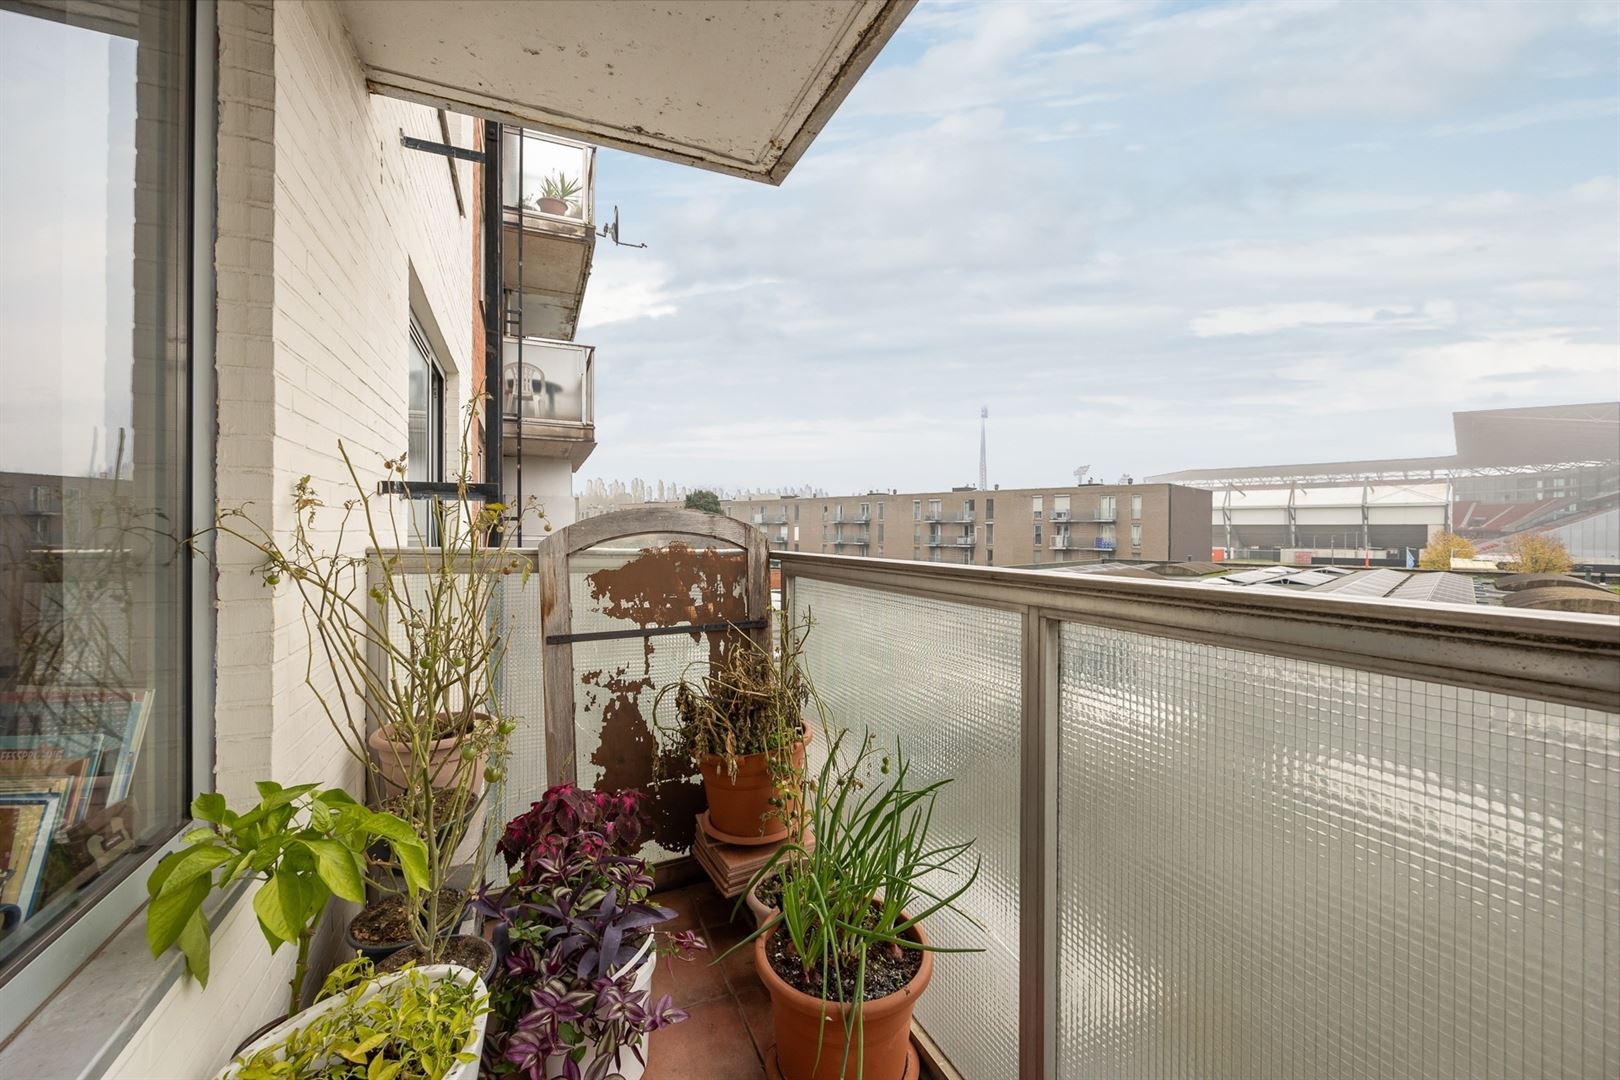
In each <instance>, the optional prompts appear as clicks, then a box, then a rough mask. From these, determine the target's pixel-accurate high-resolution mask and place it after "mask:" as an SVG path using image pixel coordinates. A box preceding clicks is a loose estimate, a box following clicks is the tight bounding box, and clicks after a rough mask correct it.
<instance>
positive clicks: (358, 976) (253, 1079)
mask: <svg viewBox="0 0 1620 1080" xmlns="http://www.w3.org/2000/svg"><path fill="white" fill-rule="evenodd" d="M373 991H375V992H373ZM339 994H341V995H342V1002H341V1004H339V1005H337V1006H336V1007H334V1008H332V1009H330V1010H329V1011H327V1012H325V1013H323V1014H322V1015H320V1016H318V1017H316V1018H315V1019H314V1020H313V1021H312V1022H311V1023H309V1024H307V1025H305V1026H304V1027H301V1028H299V1029H298V1030H296V1031H293V1032H291V1033H290V1034H289V1035H287V1037H286V1038H284V1039H282V1040H281V1041H280V1042H279V1043H276V1044H274V1045H272V1046H268V1047H265V1048H264V1049H262V1050H259V1051H257V1052H255V1053H254V1054H253V1055H252V1056H251V1057H241V1058H237V1072H236V1074H235V1077H236V1080H294V1078H303V1077H316V1076H318V1077H321V1078H323V1080H328V1078H329V1080H407V1078H410V1080H416V1078H420V1077H430V1076H444V1075H445V1074H446V1073H448V1072H450V1071H451V1070H452V1069H454V1068H456V1067H457V1066H458V1065H465V1064H468V1063H469V1062H472V1061H475V1060H477V1056H478V1055H477V1052H476V1048H475V1047H473V1046H472V1045H471V1043H472V1038H471V1036H472V1033H473V1030H474V1028H475V1027H476V1025H477V1023H478V1018H479V1017H480V1016H482V1015H484V1014H485V1013H486V1012H488V1011H489V995H488V994H486V993H483V992H482V991H481V990H480V988H479V983H478V982H477V981H475V980H472V979H469V980H467V981H465V982H463V981H461V980H459V979H453V978H433V977H431V976H429V975H428V974H427V973H425V972H422V971H418V970H416V969H406V970H405V972H404V973H403V974H402V975H401V976H400V977H399V978H398V979H395V980H394V981H393V982H391V983H389V984H387V985H386V986H381V987H378V986H377V985H376V979H375V969H374V968H373V967H372V965H371V962H370V961H369V960H367V959H365V958H364V957H360V958H357V959H355V960H352V961H350V962H349V963H347V964H344V965H341V966H340V967H338V968H337V969H335V970H334V971H333V972H332V974H331V975H329V976H328V977H327V980H326V983H325V984H324V985H323V986H322V989H321V995H320V1000H326V999H328V998H331V997H334V996H337V995H339Z"/></svg>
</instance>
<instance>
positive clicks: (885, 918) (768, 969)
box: [734, 732, 979, 1080]
mask: <svg viewBox="0 0 1620 1080" xmlns="http://www.w3.org/2000/svg"><path fill="white" fill-rule="evenodd" d="M847 734H848V733H847V732H846V733H842V734H840V735H839V736H838V737H837V738H836V739H834V740H833V743H832V745H831V746H830V747H829V748H828V752H827V759H826V761H825V762H824V763H823V765H822V767H821V769H820V771H819V774H818V777H817V780H816V782H815V783H813V784H811V785H809V794H808V803H809V806H808V811H807V816H808V819H809V826H810V827H811V828H812V829H813V830H814V835H815V839H816V842H815V844H814V846H813V847H808V846H805V845H802V844H798V843H793V842H789V843H786V844H784V845H783V846H782V847H781V848H779V849H778V850H777V851H776V853H775V854H774V855H773V856H772V857H771V860H770V862H768V863H767V864H766V865H765V866H764V867H763V868H762V869H761V870H760V871H759V873H758V874H757V875H756V876H755V879H754V881H753V882H751V883H750V885H751V887H752V885H757V884H758V883H759V882H760V881H763V880H764V879H765V878H767V877H769V876H771V875H772V874H775V875H776V876H777V877H778V878H779V879H780V883H781V885H780V887H781V896H780V900H779V903H780V904H781V910H780V911H779V912H777V913H776V914H775V915H773V916H771V917H770V919H769V921H768V922H767V923H766V924H765V926H763V927H761V928H760V929H758V930H756V931H755V932H754V933H753V934H751V935H749V936H748V937H747V938H745V939H744V941H743V942H741V943H739V944H738V945H736V946H734V948H743V947H745V946H748V945H749V944H750V943H751V944H752V948H753V953H754V970H755V971H756V972H758V974H759V977H760V980H761V981H762V982H764V984H765V988H766V990H767V991H768V992H769V993H770V996H771V1015H772V1019H773V1021H774V1023H775V1029H776V1053H777V1065H778V1067H779V1068H780V1070H781V1074H782V1076H783V1077H784V1078H785V1080H838V1078H842V1077H850V1078H855V1080H901V1078H902V1077H906V1076H914V1075H916V1073H915V1071H914V1069H915V1067H914V1066H912V1065H910V1064H909V1063H910V1061H911V1060H912V1051H911V1048H910V1031H911V1014H912V1010H913V1009H914V1008H915V1006H916V1003H917V999H918V998H919V997H920V996H921V995H922V993H923V991H924V990H925V989H926V988H927V986H928V981H929V979H930V978H931V977H932V975H933V967H934V962H933V954H934V953H935V952H937V951H940V950H939V947H938V946H936V945H934V944H933V942H932V941H930V940H929V938H928V935H927V933H925V932H924V930H923V923H924V921H926V920H927V919H929V918H930V917H932V916H933V915H934V914H936V913H937V912H940V911H943V910H945V909H947V908H950V909H953V910H959V909H957V908H956V901H957V900H959V899H960V898H961V896H962V894H963V893H965V892H966V891H967V890H968V888H970V887H971V886H972V884H973V882H974V881H975V880H976V879H977V878H978V874H979V865H978V860H977V858H975V859H974V860H973V866H972V869H971V871H969V872H967V873H965V874H964V873H962V871H963V870H965V869H966V868H965V866H963V861H964V860H965V859H966V858H967V857H968V853H969V851H970V849H971V847H972V841H967V842H963V843H958V844H937V843H933V842H931V841H930V840H929V838H928V831H929V824H930V822H931V820H932V815H933V809H934V801H935V798H936V796H937V795H938V793H939V791H940V789H941V788H943V787H944V786H945V785H946V784H947V783H948V782H949V781H947V780H938V781H935V782H933V783H929V784H922V785H919V786H915V787H914V786H912V785H911V783H910V780H909V772H910V763H909V762H907V761H906V760H905V758H904V757H903V756H902V754H901V752H900V748H899V746H898V745H897V746H896V747H895V749H894V750H893V751H892V752H888V751H880V750H879V749H878V748H877V746H876V743H875V741H874V740H873V738H872V737H871V736H870V735H867V736H866V737H865V738H864V739H863V740H862V741H861V744H860V746H859V748H858V749H857V750H856V752H855V753H854V755H853V757H852V759H851V760H849V761H848V762H847V763H844V762H843V761H842V758H843V743H844V740H845V738H846V737H847ZM950 951H953V952H957V951H971V950H958V949H953V950H950Z"/></svg>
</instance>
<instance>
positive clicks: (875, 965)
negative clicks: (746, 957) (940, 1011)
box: [754, 926, 934, 1080]
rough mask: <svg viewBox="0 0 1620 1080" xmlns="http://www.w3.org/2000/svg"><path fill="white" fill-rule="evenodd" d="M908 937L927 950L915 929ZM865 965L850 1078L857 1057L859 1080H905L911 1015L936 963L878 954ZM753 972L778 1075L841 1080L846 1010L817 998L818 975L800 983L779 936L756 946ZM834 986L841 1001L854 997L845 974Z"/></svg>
mask: <svg viewBox="0 0 1620 1080" xmlns="http://www.w3.org/2000/svg"><path fill="white" fill-rule="evenodd" d="M910 936H911V937H912V938H913V939H914V940H916V941H918V942H919V943H921V944H923V945H927V944H928V936H927V935H926V934H925V933H923V931H922V928H921V927H920V926H918V927H913V928H912V929H911V931H910ZM867 965H868V970H867V975H866V986H865V990H866V994H865V1003H864V1004H863V1005H862V1006H861V1046H860V1047H858V1048H856V1047H851V1048H850V1050H849V1055H850V1057H849V1072H850V1075H854V1072H855V1064H854V1063H855V1060H856V1059H855V1054H857V1053H859V1054H861V1061H862V1066H861V1075H862V1076H863V1078H864V1080H902V1078H904V1077H905V1076H906V1075H907V1071H906V1070H907V1063H908V1060H909V1058H910V1052H911V1014H912V1011H913V1010H914V1009H915V1008H916V1004H917V999H918V997H920V996H921V995H922V992H923V990H924V989H926V988H927V986H928V981H929V979H930V978H932V977H933V971H934V962H933V956H932V955H931V954H929V953H926V952H921V951H919V950H916V949H901V950H899V955H898V956H896V955H895V954H894V952H893V951H891V950H890V949H889V948H887V947H885V946H878V947H876V948H873V949H870V950H868V952H867ZM754 970H755V972H757V973H758V975H759V977H760V981H762V982H763V983H764V984H765V989H766V991H767V992H768V993H769V994H770V996H771V1020H772V1023H773V1026H774V1028H775V1031H776V1050H777V1058H776V1061H777V1066H778V1068H779V1069H780V1070H781V1075H782V1076H783V1077H784V1078H785V1080H838V1078H839V1077H840V1076H842V1075H843V1066H844V1056H845V1049H844V1040H845V1038H846V1035H845V1028H844V1025H845V1022H846V1017H847V1016H848V1011H849V1007H848V1006H847V1005H841V1004H837V1003H835V1002H830V1001H826V1000H824V999H823V998H822V997H821V979H820V976H819V973H818V974H817V975H816V976H815V977H813V978H806V977H805V974H804V971H803V968H802V965H800V964H799V963H798V957H797V956H796V955H795V954H794V953H793V951H792V946H791V944H789V943H788V942H787V941H786V935H785V934H783V933H782V932H781V931H780V930H778V931H775V932H773V933H771V934H770V935H768V936H761V937H759V938H756V939H755V941H754ZM908 972H909V975H908V974H907V973H908ZM790 980H791V981H790ZM839 982H840V983H842V985H843V986H844V988H845V989H844V992H845V994H846V995H852V994H853V992H854V982H855V980H854V976H853V974H850V973H846V974H844V975H843V976H841V977H840V979H839ZM885 990H886V991H887V992H886V993H885ZM823 1016H825V1017H826V1022H825V1023H823V1022H822V1017H823Z"/></svg>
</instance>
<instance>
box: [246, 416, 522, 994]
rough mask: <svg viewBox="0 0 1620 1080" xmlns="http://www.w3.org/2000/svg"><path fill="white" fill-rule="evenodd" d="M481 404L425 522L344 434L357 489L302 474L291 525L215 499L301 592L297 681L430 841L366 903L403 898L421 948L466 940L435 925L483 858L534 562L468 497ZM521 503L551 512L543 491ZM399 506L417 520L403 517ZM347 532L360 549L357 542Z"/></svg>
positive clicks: (426, 954) (270, 575) (436, 954)
mask: <svg viewBox="0 0 1620 1080" xmlns="http://www.w3.org/2000/svg"><path fill="white" fill-rule="evenodd" d="M481 408H482V397H481V396H480V397H478V398H475V399H474V400H473V401H472V402H470V403H469V405H468V407H467V410H466V413H465V422H464V426H463V431H462V439H461V447H462V449H461V463H460V467H459V469H458V470H457V472H456V480H455V492H456V494H455V496H454V497H453V498H451V497H445V498H442V499H435V500H434V501H433V503H432V507H433V522H434V526H435V528H434V529H433V530H432V531H431V533H430V534H428V535H424V534H423V532H422V530H421V529H420V528H419V527H418V525H417V524H416V522H417V519H416V518H415V517H414V515H405V514H400V513H396V512H395V508H394V507H393V506H391V505H390V504H387V503H382V502H381V500H382V499H383V498H384V496H382V495H378V494H374V493H373V492H372V488H371V485H370V484H368V483H365V482H363V481H362V480H361V479H360V474H359V472H358V470H357V469H356V468H355V466H354V464H353V462H352V460H351V459H350V457H349V453H348V450H347V448H346V447H345V446H344V445H343V443H342V442H341V441H340V442H339V443H338V453H339V455H340V457H341V458H342V460H343V463H344V467H345V469H346V471H347V473H348V476H349V480H350V482H351V484H352V485H353V493H352V495H351V496H350V497H348V498H347V499H345V500H344V501H343V502H342V504H341V505H340V506H339V507H329V506H328V505H327V504H326V503H325V502H324V501H323V500H322V499H321V497H320V496H319V494H318V493H317V492H316V490H315V488H314V486H313V484H312V482H311V479H310V478H309V477H308V476H306V477H304V478H303V479H301V480H300V481H299V482H298V483H297V484H296V485H295V487H294V491H293V509H294V511H295V517H294V520H293V527H292V531H291V534H290V536H288V537H286V538H285V540H283V539H282V538H279V537H277V536H276V535H274V534H273V533H272V532H271V531H270V530H269V529H268V528H266V527H265V526H263V525H261V524H259V523H257V522H255V521H254V520H253V519H252V518H251V517H250V516H249V515H248V514H247V512H246V511H245V510H241V509H238V510H226V511H224V512H222V513H221V514H220V517H219V520H218V523H217V524H216V526H215V529H216V531H217V532H218V533H219V534H220V535H221V536H222V537H223V538H227V539H230V540H234V541H238V542H240V543H243V544H246V545H247V546H248V547H249V548H250V549H251V550H252V551H253V552H255V553H257V555H258V556H259V558H260V559H261V560H262V561H261V563H260V567H259V570H260V573H261V574H262V576H263V580H264V582H265V584H266V585H267V586H270V587H277V586H280V585H283V584H286V585H290V586H291V588H292V590H293V591H294V592H295V593H296V595H297V597H298V599H299V601H300V602H301V604H302V607H303V612H304V617H305V624H306V626H308V627H309V630H310V637H311V640H310V643H309V659H308V662H307V666H306V677H305V683H306V686H307V687H308V689H309V691H310V693H311V695H312V696H313V698H314V699H315V701H316V702H317V704H318V705H319V706H320V708H321V711H322V712H323V714H324V715H325V717H326V718H327V720H328V722H329V723H330V725H331V728H332V730H333V731H334V732H335V734H336V735H337V736H338V741H339V742H340V744H341V745H342V746H343V748H344V749H345V750H346V751H347V752H348V753H349V754H350V756H351V757H353V758H354V760H355V761H356V762H357V763H358V764H359V765H360V766H361V768H362V769H364V771H365V773H366V775H367V776H368V778H369V779H370V780H371V781H372V783H371V786H372V789H373V791H374V793H375V797H376V798H377V800H378V801H379V802H381V801H383V800H387V801H388V803H389V805H391V806H394V807H397V808H398V810H399V813H400V816H401V817H403V818H405V819H406V820H408V821H411V822H413V823H415V824H416V826H417V836H418V837H419V838H420V840H421V841H422V843H423V844H424V846H425V847H426V849H427V860H426V861H427V873H426V880H425V882H424V883H423V887H422V888H420V889H411V890H404V889H396V890H395V892H396V893H398V894H399V895H398V896H393V897H384V898H383V899H381V900H378V901H374V904H383V903H388V904H394V905H396V906H399V905H402V906H403V910H404V914H405V918H404V919H403V923H402V925H400V927H399V928H400V929H402V930H404V931H405V932H406V933H407V935H408V937H409V939H410V941H411V942H412V943H413V944H414V945H415V946H416V947H417V949H418V953H417V956H418V959H420V960H421V961H423V962H425V963H436V962H438V961H439V960H440V959H441V958H442V957H443V956H444V955H445V952H446V950H447V949H450V948H462V947H463V946H465V945H466V944H467V943H466V942H462V943H461V944H459V945H458V944H455V943H453V942H450V941H447V940H446V938H445V937H444V936H443V930H444V929H445V928H446V927H447V926H449V927H453V926H454V925H455V924H456V923H457V922H459V921H460V918H461V915H462V911H463V908H464V905H465V902H466V896H467V894H466V892H465V891H464V890H457V889H454V888H452V877H453V875H454V873H455V871H456V868H457V866H458V863H464V864H467V865H471V866H481V865H482V864H483V861H484V860H483V854H484V853H483V851H482V850H481V848H482V844H483V839H484V832H485V830H482V829H480V828H479V827H478V822H479V821H480V820H481V815H480V814H479V813H478V809H479V807H480V806H481V801H482V789H483V785H484V784H485V783H486V782H493V781H496V780H498V779H499V778H500V777H501V775H502V767H503V765H504V760H505V754H506V743H507V738H508V736H510V734H511V733H512V731H513V730H514V727H515V723H516V721H515V718H513V717H511V716H510V715H508V713H507V711H506V709H505V707H504V706H503V704H502V702H501V700H500V695H499V693H498V692H497V683H496V678H495V672H496V671H497V670H498V668H499V665H500V662H501V659H502V657H503V656H504V654H505V648H506V642H507V639H508V635H509V633H510V628H509V627H510V624H511V622H512V621H513V620H515V618H516V614H515V610H516V607H517V606H518V605H515V604H513V603H512V602H511V601H512V597H511V596H510V595H508V594H507V592H506V590H505V584H506V583H507V582H516V583H517V584H519V585H526V584H527V583H528V581H529V575H530V568H531V567H530V563H529V561H528V559H526V558H524V557H522V556H520V555H518V554H516V553H515V552H514V551H512V550H511V541H512V538H513V537H514V536H515V534H516V529H514V528H512V525H513V523H514V516H513V515H512V514H511V513H510V512H509V510H508V508H507V507H505V506H504V505H502V504H501V503H498V502H489V503H482V504H480V503H477V502H475V500H474V498H473V496H472V495H471V492H470V483H471V482H470V480H469V468H470V463H469V459H468V452H467V447H468V446H470V445H471V444H472V440H471V438H470V434H471V425H472V423H473V422H474V419H475V418H476V417H477V416H478V415H479V413H480V411H481ZM383 469H384V473H385V476H386V478H387V481H389V482H391V483H392V486H393V487H392V489H393V490H396V491H397V492H398V493H399V494H402V495H405V496H406V497H409V496H410V485H409V483H408V482H407V480H406V475H407V471H406V461H405V457H404V455H399V456H396V457H394V458H390V459H388V460H386V461H384V462H383ZM384 490H390V489H389V488H388V487H385V488H384ZM520 513H521V514H538V515H539V516H540V520H541V522H542V523H544V516H543V514H541V513H540V512H539V508H538V506H537V505H536V504H531V505H530V506H528V507H526V508H524V509H523V510H522V511H520ZM404 520H409V521H410V522H411V524H410V525H409V526H403V527H402V526H401V524H400V522H401V521H404ZM544 528H545V529H546V530H549V528H550V526H549V525H544ZM355 541H358V542H359V543H361V544H364V545H365V546H366V547H367V548H369V549H370V550H369V552H355V551H352V550H350V548H351V547H352V546H354V542H355ZM223 548H224V545H223V544H222V549H223ZM227 554H228V552H227ZM317 657H318V658H319V659H320V660H321V661H322V662H323V663H322V664H321V665H320V666H317V664H316V659H317ZM327 666H329V667H330V669H331V676H332V677H330V678H328V677H325V675H324V669H325V668H326V667H327ZM464 847H465V848H477V849H479V850H467V851H463V850H462V849H463V848H464ZM369 914H370V915H375V908H373V911H372V912H371V913H369ZM367 917H368V912H365V911H362V913H361V916H360V917H359V918H362V919H365V918H367ZM373 944H375V943H373Z"/></svg>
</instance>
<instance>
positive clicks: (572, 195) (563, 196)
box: [540, 169, 580, 206]
mask: <svg viewBox="0 0 1620 1080" xmlns="http://www.w3.org/2000/svg"><path fill="white" fill-rule="evenodd" d="M579 192H580V186H579V181H578V180H576V179H574V178H573V177H572V176H567V175H565V174H564V173H563V172H562V170H561V169H559V170H558V171H556V172H554V173H552V174H551V175H550V176H547V177H546V178H545V179H543V180H541V181H540V197H541V198H542V199H556V200H558V201H559V202H565V203H568V204H569V205H570V206H574V205H577V204H578V201H579Z"/></svg>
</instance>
